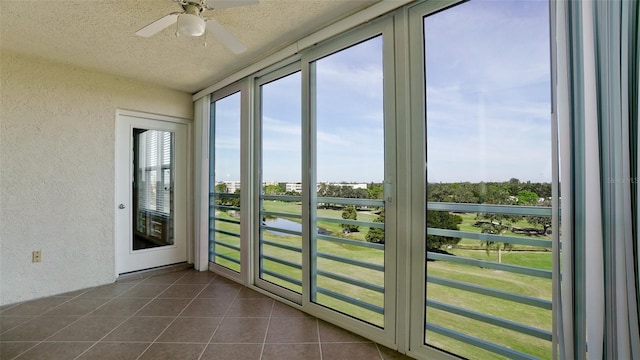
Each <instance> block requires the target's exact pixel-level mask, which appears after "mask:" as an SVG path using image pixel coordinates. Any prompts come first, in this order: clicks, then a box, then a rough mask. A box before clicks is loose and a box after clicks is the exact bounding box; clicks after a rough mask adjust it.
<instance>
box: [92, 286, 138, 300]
mask: <svg viewBox="0 0 640 360" xmlns="http://www.w3.org/2000/svg"><path fill="white" fill-rule="evenodd" d="M134 285H135V284H130V283H114V284H109V285H103V286H98V287H96V288H94V289H91V290H89V291H87V292H85V293H84V294H82V295H80V297H83V298H84V297H103V298H114V297H116V296H118V295H120V294H122V293H124V292H125V291H127V290H129V289H131V288H132V287H133V286H134Z"/></svg>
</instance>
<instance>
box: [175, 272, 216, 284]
mask: <svg viewBox="0 0 640 360" xmlns="http://www.w3.org/2000/svg"><path fill="white" fill-rule="evenodd" d="M215 277H216V274H214V273H212V272H209V271H202V272H192V273H188V274H186V275H185V276H183V277H182V278H180V280H178V282H176V284H202V285H206V284H208V283H210V282H211V280H213V279H214V278H215Z"/></svg>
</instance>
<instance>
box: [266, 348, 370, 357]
mask: <svg viewBox="0 0 640 360" xmlns="http://www.w3.org/2000/svg"><path fill="white" fill-rule="evenodd" d="M299 359H304V360H320V344H265V346H264V350H263V352H262V358H261V360H299ZM325 359H332V358H326V357H325ZM332 360H333V359H332ZM353 360H356V358H353ZM363 360H364V359H363ZM367 360H369V359H367Z"/></svg>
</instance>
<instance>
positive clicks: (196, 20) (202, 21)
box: [136, 0, 258, 54]
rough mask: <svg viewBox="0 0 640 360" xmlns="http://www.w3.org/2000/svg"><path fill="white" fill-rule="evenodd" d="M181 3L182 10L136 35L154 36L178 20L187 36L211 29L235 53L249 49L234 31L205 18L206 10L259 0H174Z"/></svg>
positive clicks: (162, 18)
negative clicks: (203, 14)
mask: <svg viewBox="0 0 640 360" xmlns="http://www.w3.org/2000/svg"><path fill="white" fill-rule="evenodd" d="M173 1H175V2H177V3H179V4H180V6H181V7H182V10H183V11H182V12H174V13H171V14H168V15H165V16H163V17H161V18H160V19H158V20H156V21H154V22H152V23H151V24H149V25H147V26H145V27H143V28H142V29H140V30H138V31H136V35H138V36H142V37H150V36H153V35H155V34H157V33H159V32H160V31H162V30H164V29H165V28H167V27H169V26H171V25H173V24H175V23H176V22H178V32H176V35H178V34H179V33H182V34H184V35H187V36H201V35H202V34H204V33H205V31H209V33H211V35H213V36H215V38H216V39H218V41H220V42H221V43H222V44H223V45H224V46H226V47H227V48H228V49H229V50H231V51H232V52H233V53H234V54H240V53H243V52H245V51H246V50H247V47H246V46H244V44H242V43H241V42H240V40H238V39H237V38H236V37H235V36H234V35H233V34H232V33H230V32H229V31H228V30H227V29H225V28H224V26H222V25H220V23H218V22H217V21H215V20H214V19H210V18H203V17H202V12H203V11H204V10H213V9H224V8H230V7H235V6H245V5H252V4H256V3H258V0H173Z"/></svg>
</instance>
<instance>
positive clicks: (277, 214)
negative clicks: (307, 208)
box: [260, 210, 302, 219]
mask: <svg viewBox="0 0 640 360" xmlns="http://www.w3.org/2000/svg"><path fill="white" fill-rule="evenodd" d="M260 216H261V217H264V216H274V217H279V218H291V219H302V215H300V214H291V213H285V212H278V211H268V210H261V211H260Z"/></svg>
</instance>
